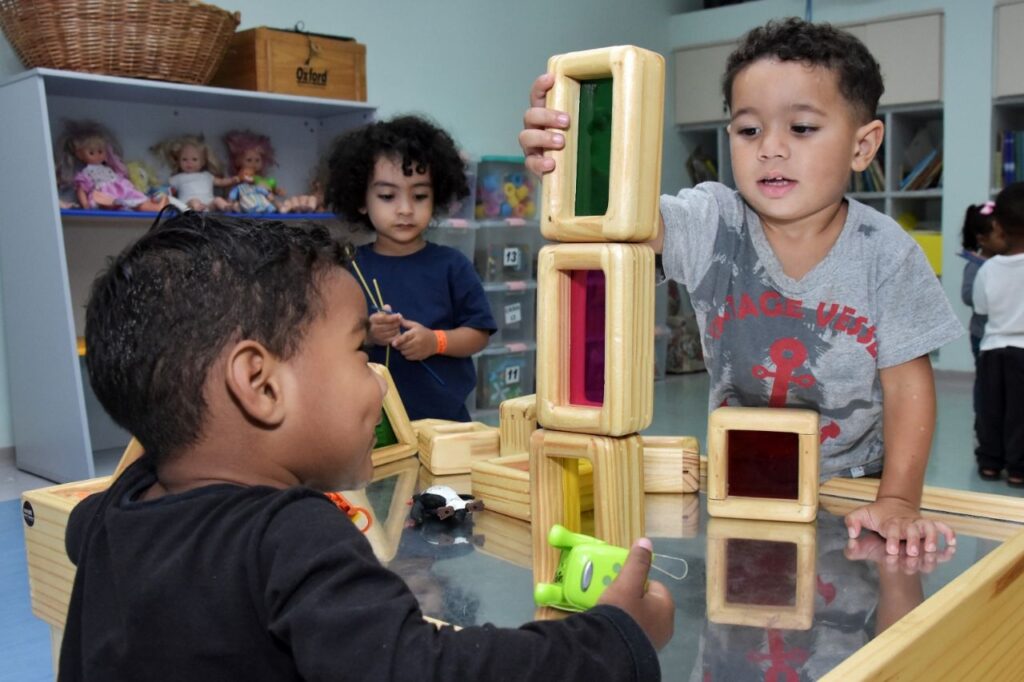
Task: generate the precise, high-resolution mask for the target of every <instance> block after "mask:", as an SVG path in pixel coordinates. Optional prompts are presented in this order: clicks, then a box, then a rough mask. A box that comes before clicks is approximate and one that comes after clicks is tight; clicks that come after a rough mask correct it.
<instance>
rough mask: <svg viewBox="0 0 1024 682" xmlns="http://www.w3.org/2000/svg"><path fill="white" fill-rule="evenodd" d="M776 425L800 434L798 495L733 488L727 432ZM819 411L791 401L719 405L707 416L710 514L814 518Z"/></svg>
mask: <svg viewBox="0 0 1024 682" xmlns="http://www.w3.org/2000/svg"><path fill="white" fill-rule="evenodd" d="M732 430H742V431H772V432H781V433H795V434H797V436H798V450H799V451H798V458H797V459H798V464H797V465H798V467H799V473H798V478H797V498H796V499H792V500H790V499H777V498H768V497H743V496H738V495H730V494H729V465H728V452H727V443H728V432H729V431H732ZM819 437H820V436H819V433H818V413H817V412H815V411H813V410H803V409H797V408H788V407H720V408H718V409H716V410H715V411H713V412H712V413H711V415H710V416H709V417H708V463H707V467H708V469H707V472H708V473H707V477H708V480H707V495H708V514H709V515H711V516H719V517H729V518H739V519H759V520H773V521H802V522H809V521H813V520H814V519H816V518H817V516H818V471H819V466H820V464H819Z"/></svg>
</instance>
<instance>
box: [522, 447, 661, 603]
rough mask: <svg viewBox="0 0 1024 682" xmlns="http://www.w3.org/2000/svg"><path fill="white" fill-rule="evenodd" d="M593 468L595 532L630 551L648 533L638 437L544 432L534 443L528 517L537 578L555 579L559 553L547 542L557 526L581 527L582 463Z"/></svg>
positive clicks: (531, 458)
mask: <svg viewBox="0 0 1024 682" xmlns="http://www.w3.org/2000/svg"><path fill="white" fill-rule="evenodd" d="M581 460H586V461H589V462H590V465H591V467H592V468H593V486H594V512H593V513H594V532H593V533H592V535H593V536H594V537H596V538H598V539H600V540H603V541H605V542H607V543H609V544H612V545H617V546H619V547H629V546H631V545H632V544H633V542H634V541H635V540H636V539H637V538H639V537H641V536H642V535H643V534H644V495H643V445H642V442H641V440H640V436H638V435H636V434H633V435H630V436H625V437H622V438H613V437H609V436H594V435H587V434H583V433H568V432H563V431H551V430H546V429H540V430H538V431H536V432H534V434H533V437H532V438H531V439H530V483H531V485H530V517H531V521H532V533H533V579H534V583H537V582H538V581H542V582H548V581H550V580H551V579H552V576H554V575H555V569H556V567H557V565H558V551H557V550H556V549H555V548H553V547H551V546H550V545H549V544H548V542H547V536H548V531H549V530H550V529H551V526H553V525H554V524H556V523H558V524H561V525H563V526H565V527H566V528H567V529H569V530H571V531H573V532H579V531H580V530H581V529H582V512H581V511H580V500H579V463H580V461H581Z"/></svg>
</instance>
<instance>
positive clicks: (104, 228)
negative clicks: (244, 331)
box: [0, 69, 375, 482]
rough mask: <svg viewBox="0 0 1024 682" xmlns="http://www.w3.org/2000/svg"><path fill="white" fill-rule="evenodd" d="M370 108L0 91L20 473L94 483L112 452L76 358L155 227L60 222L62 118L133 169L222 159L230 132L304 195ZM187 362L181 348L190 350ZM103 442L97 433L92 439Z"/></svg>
mask: <svg viewBox="0 0 1024 682" xmlns="http://www.w3.org/2000/svg"><path fill="white" fill-rule="evenodd" d="M374 111H375V107H374V106H372V105H369V104H365V103H362V102H346V101H340V100H327V99H316V98H309V97H296V96H290V95H274V94H267V93H257V92H248V91H241V90H228V89H224V88H210V87H202V86H190V85H180V84H175V83H164V82H157V81H145V80H137V79H129V78H115V77H109V76H98V75H91V74H81V73H72V72H64V71H54V70H50V69H33V70H30V71H26V72H23V73H20V74H18V75H16V76H14V77H12V78H10V79H8V80H7V81H5V82H3V83H0V120H3V121H4V125H3V126H2V130H0V148H2V149H3V150H4V152H5V159H7V163H6V164H5V165H4V166H3V167H2V168H0V205H3V206H4V207H5V223H4V225H3V227H2V229H0V274H2V285H3V314H4V330H5V334H6V342H7V370H8V383H9V386H10V398H11V400H10V402H11V422H12V427H13V435H14V445H15V452H16V463H17V466H18V468H19V469H22V470H25V471H28V472H30V473H33V474H36V475H38V476H42V477H44V478H47V479H50V480H53V481H57V482H66V481H74V480H80V479H85V478H91V477H93V476H94V475H95V472H96V469H95V462H94V452H95V451H100V450H103V449H105V448H107V447H112V446H117V445H118V444H117V443H108V442H106V440H107V439H108V438H113V439H116V438H118V437H120V438H124V434H123V432H121V434H120V436H118V435H117V434H116V433H114V434H100V433H98V431H99V430H101V429H91V428H90V419H89V417H90V416H91V414H90V413H91V412H93V408H94V407H96V406H91V407H89V408H87V404H88V402H89V400H88V399H87V398H88V394H89V391H87V389H86V387H85V386H84V385H83V374H82V368H81V366H80V362H79V358H78V355H77V350H76V337H78V336H80V335H81V334H82V331H83V305H84V301H85V299H86V297H87V295H88V286H89V284H90V283H91V280H92V278H93V277H94V276H95V274H96V273H97V272H98V271H99V270H100V269H101V268H102V267H103V265H104V263H105V261H106V258H107V257H108V256H110V255H113V254H115V253H117V252H118V250H119V249H120V248H122V247H123V246H124V245H125V244H127V243H128V242H130V241H131V240H133V239H134V238H136V237H137V236H139V235H141V234H142V232H143V231H144V230H145V228H146V227H147V226H148V224H149V222H150V220H151V219H150V218H148V217H138V216H131V215H125V214H118V215H117V216H111V218H110V219H109V220H105V219H103V218H99V219H97V218H80V217H71V216H62V215H61V212H60V210H59V208H58V195H57V188H56V186H55V183H54V178H55V168H54V161H53V143H54V140H55V139H56V138H57V137H58V135H59V134H60V130H61V128H62V125H63V119H94V120H97V121H99V122H101V123H103V124H104V125H106V126H107V127H108V128H110V129H111V130H112V131H113V132H114V134H115V135H117V136H118V139H119V141H120V142H121V145H122V147H123V148H124V153H125V159H126V160H135V159H143V160H148V161H150V163H152V164H153V165H154V166H155V167H156V166H157V163H156V159H155V158H154V157H152V156H148V148H149V146H150V145H152V144H153V143H155V142H157V141H159V140H161V139H164V138H165V137H168V136H170V135H179V134H183V133H187V132H203V133H204V134H205V135H206V138H207V140H208V141H209V142H211V143H213V144H214V146H215V147H217V148H218V151H219V152H220V154H221V156H222V157H223V156H224V152H223V148H222V147H220V146H219V144H220V138H221V136H222V135H223V133H224V132H226V131H227V130H229V129H232V128H251V129H253V130H257V131H260V132H263V133H265V134H267V135H269V136H270V137H271V139H272V140H273V143H274V147H275V149H276V150H277V156H278V161H279V163H280V167H279V168H276V169H274V174H275V175H276V177H277V178H278V180H279V182H280V184H281V186H283V187H284V188H285V189H286V190H288V191H289V192H291V193H302V192H305V191H306V189H307V181H308V177H309V172H310V169H312V168H313V167H314V166H315V164H316V162H317V159H318V157H319V155H320V154H321V153H322V152H323V151H324V150H325V149H326V148H327V145H328V144H329V142H330V141H331V140H332V139H333V138H334V137H335V136H336V135H338V134H340V133H341V132H343V131H345V130H347V129H349V128H352V127H354V126H357V125H361V124H363V123H366V122H368V121H370V120H372V119H373V116H374ZM183 352H187V349H183ZM93 431H97V433H93Z"/></svg>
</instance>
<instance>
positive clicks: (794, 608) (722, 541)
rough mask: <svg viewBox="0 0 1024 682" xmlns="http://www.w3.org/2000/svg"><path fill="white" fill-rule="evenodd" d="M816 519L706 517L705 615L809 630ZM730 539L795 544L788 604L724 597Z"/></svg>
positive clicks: (720, 620) (717, 620)
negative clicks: (792, 587)
mask: <svg viewBox="0 0 1024 682" xmlns="http://www.w3.org/2000/svg"><path fill="white" fill-rule="evenodd" d="M817 533H818V531H817V528H816V526H815V524H804V523H784V522H780V521H748V520H740V519H714V518H713V519H710V520H709V521H708V546H707V572H708V581H707V610H708V620H710V621H711V622H712V623H720V624H724V625H746V626H749V627H761V628H773V629H780V630H809V629H810V628H811V624H812V623H813V622H814V594H815V586H816V582H815V578H816V576H817V573H816V569H817V556H818V539H817ZM730 540H755V541H763V542H779V543H792V544H794V545H796V588H795V594H794V599H793V603H792V605H787V606H776V605H764V604H740V603H732V602H729V601H728V595H727V589H728V577H729V576H728V575H727V573H728V556H727V552H728V543H729V541H730Z"/></svg>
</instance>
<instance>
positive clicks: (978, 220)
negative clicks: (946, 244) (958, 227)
mask: <svg viewBox="0 0 1024 682" xmlns="http://www.w3.org/2000/svg"><path fill="white" fill-rule="evenodd" d="M984 207H985V204H971V205H970V206H968V207H967V210H966V211H965V212H964V226H963V230H962V232H961V235H960V238H961V242H960V243H961V244H962V245H963V247H964V251H977V250H978V236H979V235H984V234H988V233H989V232H991V231H992V214H991V213H989V214H988V215H985V214H984V213H982V212H981V210H982V209H983V208H984Z"/></svg>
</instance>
